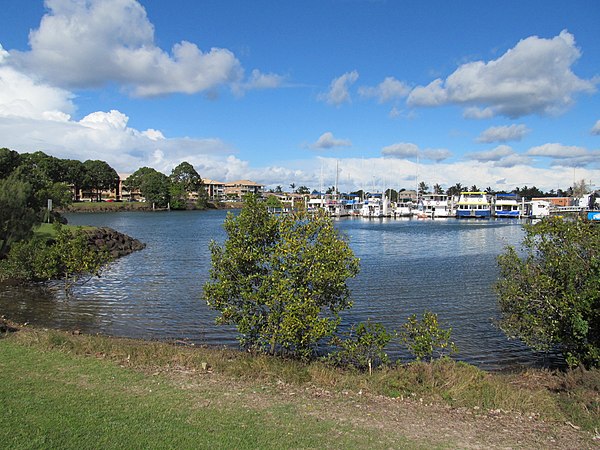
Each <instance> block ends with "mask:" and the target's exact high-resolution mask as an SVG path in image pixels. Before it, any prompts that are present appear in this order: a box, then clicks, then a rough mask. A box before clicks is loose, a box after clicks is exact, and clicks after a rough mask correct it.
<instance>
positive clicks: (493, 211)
mask: <svg viewBox="0 0 600 450" xmlns="http://www.w3.org/2000/svg"><path fill="white" fill-rule="evenodd" d="M389 192H390V191H389V190H387V191H385V192H375V193H366V194H365V195H364V198H361V197H360V196H358V195H356V194H329V193H328V194H321V193H313V194H311V195H305V196H299V195H297V196H295V197H293V196H292V197H290V196H289V194H286V195H284V196H280V198H279V201H280V202H281V203H282V205H283V208H282V210H283V211H286V212H292V211H295V210H299V209H306V210H308V211H309V212H314V211H317V210H319V209H321V210H324V211H326V212H327V214H328V215H330V216H331V217H336V218H341V217H364V218H371V219H382V218H396V219H400V218H416V219H436V218H449V217H456V218H460V219H490V218H497V219H541V218H544V217H548V216H551V215H563V214H580V215H581V216H582V217H587V215H586V214H587V213H588V212H595V211H596V212H597V211H600V203H599V201H598V196H597V195H596V194H595V193H592V194H587V195H584V196H583V197H582V198H570V197H546V198H533V199H526V198H524V197H520V196H519V195H517V194H515V193H504V192H500V193H495V194H489V193H487V192H485V191H476V192H471V191H463V192H461V193H460V194H459V195H448V194H442V193H423V194H420V195H418V194H416V192H415V196H414V198H413V197H412V196H410V197H405V196H403V192H402V191H401V192H398V193H397V194H396V197H397V199H398V200H397V201H392V200H391V199H390V196H389ZM413 192H414V191H413ZM266 195H267V197H268V196H274V194H266ZM591 217H593V219H590V220H597V219H594V218H595V217H596V216H595V215H592V216H591Z"/></svg>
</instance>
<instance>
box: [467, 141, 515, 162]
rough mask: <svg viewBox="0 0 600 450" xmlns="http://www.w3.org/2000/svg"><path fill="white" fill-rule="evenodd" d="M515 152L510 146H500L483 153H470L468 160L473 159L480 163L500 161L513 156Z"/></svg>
mask: <svg viewBox="0 0 600 450" xmlns="http://www.w3.org/2000/svg"><path fill="white" fill-rule="evenodd" d="M514 153H515V152H514V150H513V149H512V148H511V147H509V146H508V145H499V146H498V147H496V148H494V149H492V150H487V151H483V152H474V153H470V154H468V155H466V156H467V158H468V159H473V160H475V161H480V162H489V161H499V160H501V159H502V158H505V157H507V156H511V155H513V154H514Z"/></svg>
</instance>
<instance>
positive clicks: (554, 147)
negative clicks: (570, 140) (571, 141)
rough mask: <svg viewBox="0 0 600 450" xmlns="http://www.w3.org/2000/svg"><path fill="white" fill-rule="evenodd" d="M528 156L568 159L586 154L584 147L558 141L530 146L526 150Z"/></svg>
mask: <svg viewBox="0 0 600 450" xmlns="http://www.w3.org/2000/svg"><path fill="white" fill-rule="evenodd" d="M527 154H528V155H530V156H544V157H548V158H555V159H568V158H577V157H581V156H585V155H587V154H588V151H587V149H585V148H584V147H577V146H574V145H563V144H558V143H548V144H544V145H538V146H536V147H532V148H530V149H529V150H528V151H527Z"/></svg>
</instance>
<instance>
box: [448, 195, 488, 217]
mask: <svg viewBox="0 0 600 450" xmlns="http://www.w3.org/2000/svg"><path fill="white" fill-rule="evenodd" d="M491 213H492V204H491V203H490V198H489V196H488V194H487V192H461V193H460V198H459V200H458V203H457V204H456V217H457V218H459V219H460V218H479V219H489V218H490V217H491Z"/></svg>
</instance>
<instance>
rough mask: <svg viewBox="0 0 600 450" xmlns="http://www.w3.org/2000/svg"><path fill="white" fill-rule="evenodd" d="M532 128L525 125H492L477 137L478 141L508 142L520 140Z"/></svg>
mask: <svg viewBox="0 0 600 450" xmlns="http://www.w3.org/2000/svg"><path fill="white" fill-rule="evenodd" d="M530 131H531V130H530V129H529V128H527V127H526V126H525V125H523V124H520V125H515V124H513V125H509V126H500V127H490V128H488V129H487V130H485V131H484V132H482V133H481V134H480V135H479V137H478V138H477V142H486V143H490V142H508V141H520V140H521V139H523V137H524V136H525V135H527V134H528V133H529V132H530Z"/></svg>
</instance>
